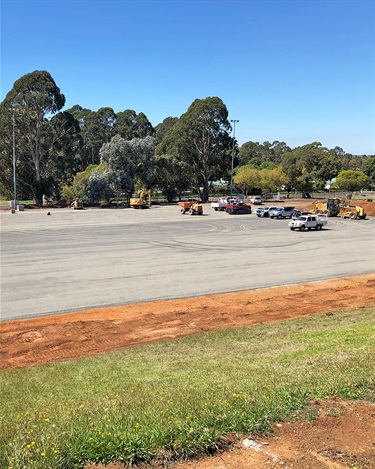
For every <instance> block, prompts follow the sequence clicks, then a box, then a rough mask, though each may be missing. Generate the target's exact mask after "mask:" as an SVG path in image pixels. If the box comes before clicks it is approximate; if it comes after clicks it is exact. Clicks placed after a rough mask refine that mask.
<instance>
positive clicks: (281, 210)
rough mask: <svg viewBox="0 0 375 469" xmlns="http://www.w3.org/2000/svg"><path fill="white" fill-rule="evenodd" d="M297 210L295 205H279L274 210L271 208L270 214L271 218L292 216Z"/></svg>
mask: <svg viewBox="0 0 375 469" xmlns="http://www.w3.org/2000/svg"><path fill="white" fill-rule="evenodd" d="M294 212H295V208H294V207H278V208H276V209H274V210H270V212H269V216H270V218H278V219H279V220H280V219H281V218H292V216H293V213H294Z"/></svg>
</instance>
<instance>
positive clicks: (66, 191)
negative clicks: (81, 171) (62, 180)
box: [61, 184, 74, 202]
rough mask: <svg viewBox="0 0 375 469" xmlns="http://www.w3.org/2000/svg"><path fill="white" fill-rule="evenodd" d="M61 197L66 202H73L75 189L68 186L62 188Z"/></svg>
mask: <svg viewBox="0 0 375 469" xmlns="http://www.w3.org/2000/svg"><path fill="white" fill-rule="evenodd" d="M61 197H62V198H63V200H65V201H66V202H72V200H73V199H74V192H73V187H72V186H68V185H66V184H65V185H64V186H62V188H61Z"/></svg>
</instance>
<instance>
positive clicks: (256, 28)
mask: <svg viewBox="0 0 375 469" xmlns="http://www.w3.org/2000/svg"><path fill="white" fill-rule="evenodd" d="M374 11H375V6H374V0H353V1H352V0H346V1H343V0H320V1H319V0H305V1H304V0H289V1H284V0H263V1H262V0H258V1H252V0H161V1H159V0H137V1H130V0H117V1H113V0H96V1H91V0H44V1H42V0H2V2H1V100H3V99H4V98H5V96H6V94H7V93H8V91H10V90H11V88H12V87H13V83H14V82H15V81H16V80H17V79H18V78H20V77H21V76H23V75H25V74H26V73H29V72H32V71H34V70H47V71H48V72H49V73H50V74H51V75H52V77H53V78H54V80H55V81H56V84H57V86H59V88H60V90H61V92H62V93H63V94H64V95H65V97H66V105H65V107H64V110H66V109H68V108H70V107H71V106H73V105H74V104H80V105H81V106H82V107H85V108H89V109H91V110H94V111H96V110H98V109H99V108H100V107H111V108H113V109H114V111H115V112H119V111H124V110H126V109H133V110H134V111H136V112H137V113H139V112H143V113H145V114H146V116H147V117H148V119H149V120H150V121H151V123H152V124H153V125H154V126H156V125H157V124H159V123H160V122H162V121H163V120H164V119H165V118H166V117H169V116H173V117H180V116H181V115H182V114H183V113H184V112H186V110H187V109H188V107H189V106H190V104H191V103H192V102H193V101H194V100H195V99H197V98H200V99H202V98H206V97H208V96H218V97H220V98H221V99H222V100H223V102H224V103H225V105H226V106H227V108H228V111H229V119H239V121H240V122H239V123H238V124H237V125H236V138H237V139H238V142H239V144H240V145H242V144H243V143H244V142H247V141H250V140H251V141H257V142H260V143H263V142H264V141H266V140H268V141H270V142H272V141H274V140H279V141H284V142H286V143H287V144H288V145H289V146H290V147H292V148H294V147H296V146H299V145H304V144H307V143H311V142H314V141H319V142H321V143H322V145H323V146H326V147H328V148H333V147H335V146H340V147H342V148H343V149H344V150H345V151H346V152H347V153H353V154H374V153H375V131H374V123H375V117H374V115H375V111H374V108H375V103H374V84H375V81H374V68H375V54H374V37H375V31H374V30H375V26H374V22H375V15H374Z"/></svg>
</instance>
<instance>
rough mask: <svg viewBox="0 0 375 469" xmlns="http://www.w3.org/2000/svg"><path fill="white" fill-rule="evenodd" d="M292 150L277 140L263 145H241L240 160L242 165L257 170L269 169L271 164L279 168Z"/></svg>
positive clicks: (248, 143) (255, 143)
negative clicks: (285, 155)
mask: <svg viewBox="0 0 375 469" xmlns="http://www.w3.org/2000/svg"><path fill="white" fill-rule="evenodd" d="M290 150H291V149H290V148H289V147H288V145H287V144H286V143H285V142H279V141H277V140H276V141H274V142H273V143H270V142H264V143H263V144H260V143H258V142H251V141H250V142H245V143H244V144H243V145H241V148H240V151H239V154H238V159H239V162H240V164H241V165H249V166H251V167H253V168H255V169H263V168H266V167H268V168H269V165H270V164H272V165H274V166H278V165H279V164H280V163H281V159H282V156H283V154H284V153H286V152H288V151H290Z"/></svg>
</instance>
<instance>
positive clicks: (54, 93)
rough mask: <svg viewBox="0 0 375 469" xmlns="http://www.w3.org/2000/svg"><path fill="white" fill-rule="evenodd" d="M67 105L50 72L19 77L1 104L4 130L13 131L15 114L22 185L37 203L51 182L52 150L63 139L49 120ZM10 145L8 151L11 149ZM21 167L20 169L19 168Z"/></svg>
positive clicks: (36, 72)
mask: <svg viewBox="0 0 375 469" xmlns="http://www.w3.org/2000/svg"><path fill="white" fill-rule="evenodd" d="M64 104H65V97H64V95H63V94H62V93H61V92H60V89H59V88H58V87H57V85H56V83H55V81H54V80H53V78H52V77H51V75H50V74H49V73H48V72H46V71H38V70H36V71H34V72H32V73H28V74H26V75H24V76H23V77H21V78H19V79H18V80H17V81H16V82H15V83H14V85H13V88H12V90H11V91H9V93H8V94H7V95H6V97H5V99H4V101H3V102H2V104H1V109H0V113H1V114H2V124H3V125H4V127H3V130H6V127H8V132H9V128H10V125H11V121H12V114H13V117H14V119H15V124H16V129H17V159H18V162H19V165H18V166H19V168H20V167H21V166H24V167H25V168H26V170H25V171H24V172H23V173H19V175H20V183H21V184H22V183H24V184H25V185H26V186H28V187H29V188H31V190H32V192H33V195H34V197H35V199H36V200H37V201H41V199H42V193H43V192H44V190H45V182H44V181H43V180H44V179H47V176H48V170H47V169H46V166H47V165H48V163H49V161H50V154H51V147H53V145H54V143H55V141H56V140H57V141H58V142H60V143H61V139H59V138H58V135H57V134H56V132H55V131H54V130H55V128H54V127H53V123H51V122H50V121H49V120H48V119H47V117H49V116H51V115H52V114H55V113H56V112H58V111H59V110H60V109H61V108H62V107H63V106H64ZM9 144H10V142H9V143H8V148H9ZM19 168H18V169H19Z"/></svg>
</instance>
